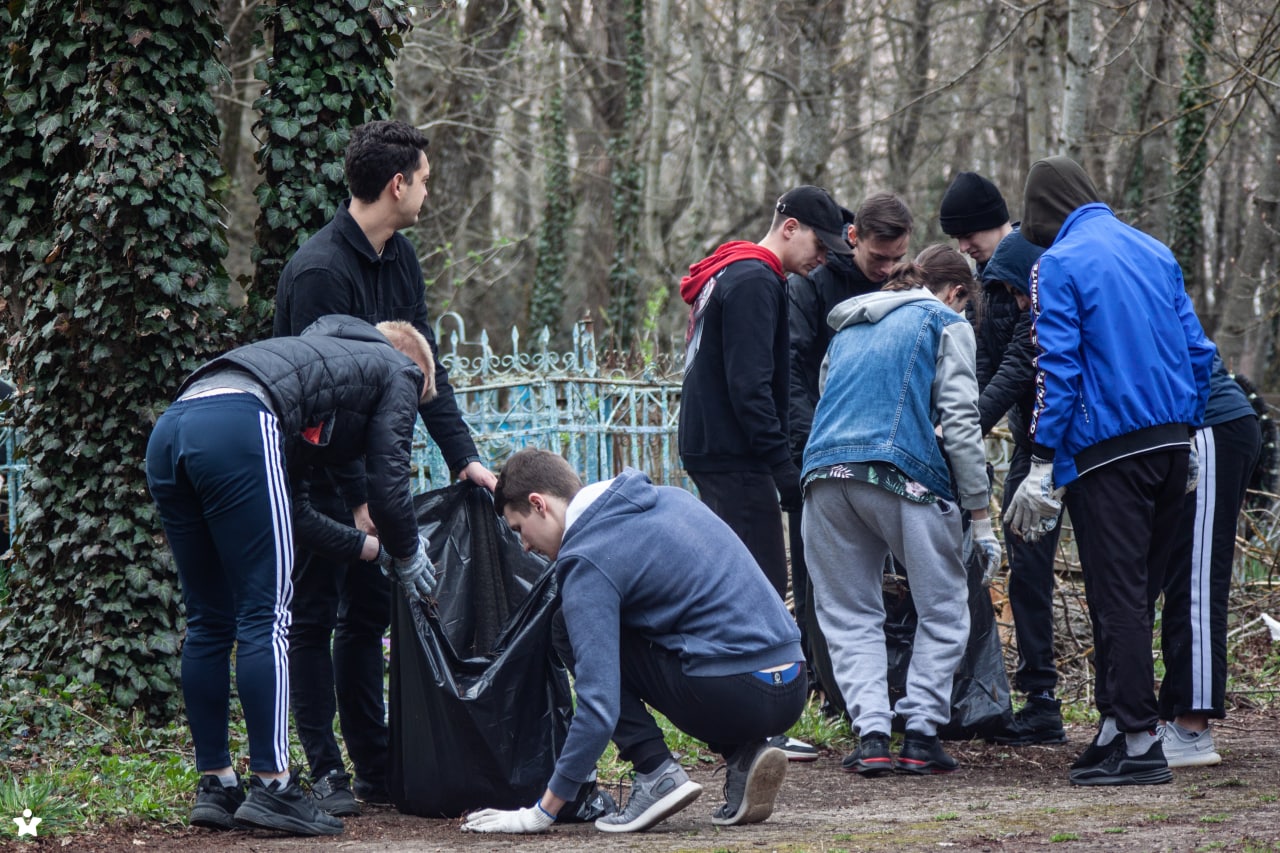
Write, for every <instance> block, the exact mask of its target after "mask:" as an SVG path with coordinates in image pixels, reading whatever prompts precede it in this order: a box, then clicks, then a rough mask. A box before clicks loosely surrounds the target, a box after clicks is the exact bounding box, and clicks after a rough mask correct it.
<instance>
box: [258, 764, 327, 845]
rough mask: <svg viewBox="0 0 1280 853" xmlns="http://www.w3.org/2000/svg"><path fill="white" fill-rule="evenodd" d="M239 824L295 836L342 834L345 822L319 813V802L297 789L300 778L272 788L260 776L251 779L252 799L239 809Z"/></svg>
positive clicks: (294, 778)
mask: <svg viewBox="0 0 1280 853" xmlns="http://www.w3.org/2000/svg"><path fill="white" fill-rule="evenodd" d="M236 823H239V824H243V825H245V826H253V827H258V828H259V829H275V830H279V831H280V832H288V833H291V834H293V835H338V834H339V833H341V832H342V821H340V820H338V819H337V818H336V817H332V816H331V815H327V814H325V813H324V812H322V811H320V808H319V807H318V806H317V805H316V801H315V800H314V799H312V798H311V797H310V796H308V795H307V792H306V791H303V790H302V788H301V787H300V786H299V785H298V779H297V774H292V775H290V776H289V778H288V779H287V780H281V781H279V782H272V783H271V784H270V785H264V784H263V782H262V779H260V778H259V777H257V776H254V777H253V778H252V779H250V780H249V796H248V797H246V798H245V801H244V803H243V804H242V805H241V806H240V808H238V809H236Z"/></svg>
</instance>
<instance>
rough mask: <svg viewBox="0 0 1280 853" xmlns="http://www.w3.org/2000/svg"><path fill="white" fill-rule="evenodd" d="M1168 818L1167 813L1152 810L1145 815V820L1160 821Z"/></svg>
mask: <svg viewBox="0 0 1280 853" xmlns="http://www.w3.org/2000/svg"><path fill="white" fill-rule="evenodd" d="M1168 819H1169V816H1168V815H1167V814H1161V813H1160V812H1152V813H1151V814H1149V815H1147V820H1149V821H1152V822H1153V823H1155V822H1158V821H1162V820H1168Z"/></svg>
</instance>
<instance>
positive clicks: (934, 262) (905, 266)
mask: <svg viewBox="0 0 1280 853" xmlns="http://www.w3.org/2000/svg"><path fill="white" fill-rule="evenodd" d="M974 283H975V282H974V279H973V271H972V270H971V269H969V262H968V261H966V260H965V259H964V255H962V254H960V253H959V252H958V251H956V250H955V249H953V248H952V247H951V246H947V245H945V244H943V243H937V244H935V245H933V246H929V247H928V248H927V249H925V250H924V251H923V252H921V253H920V254H918V255H916V259H915V260H914V261H907V262H905V263H901V264H898V265H897V266H895V267H894V268H893V271H892V272H890V273H889V278H888V280H887V281H886V282H885V284H884V287H882V288H880V289H881V290H914V289H915V288H917V287H924V288H927V289H928V290H929V292H930V293H933V294H938V293H942V292H944V291H945V290H946V289H947V288H949V287H954V286H956V285H959V286H961V287H963V288H964V289H965V291H966V292H968V291H969V290H971V289H972V288H973V286H974Z"/></svg>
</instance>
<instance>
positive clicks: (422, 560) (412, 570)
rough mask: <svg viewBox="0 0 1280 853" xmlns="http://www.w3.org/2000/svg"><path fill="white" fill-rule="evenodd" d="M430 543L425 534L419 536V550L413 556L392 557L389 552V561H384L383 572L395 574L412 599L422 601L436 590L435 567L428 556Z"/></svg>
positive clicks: (389, 574)
mask: <svg viewBox="0 0 1280 853" xmlns="http://www.w3.org/2000/svg"><path fill="white" fill-rule="evenodd" d="M429 544H430V543H429V542H428V541H427V538H426V537H425V536H419V537H418V550H417V551H416V552H414V554H413V556H412V557H392V556H391V555H389V554H388V555H387V562H386V563H382V571H383V574H386V575H387V576H388V577H390V576H391V575H394V576H395V578H396V580H398V581H400V585H401V586H402V587H404V591H405V595H407V596H409V599H410V600H411V601H421V600H422V599H424V598H427V597H428V596H430V595H431V593H433V592H435V590H436V573H435V567H434V566H432V565H431V560H429V559H428V558H427V546H428V545H429ZM380 562H381V560H380ZM388 563H389V564H390V565H388Z"/></svg>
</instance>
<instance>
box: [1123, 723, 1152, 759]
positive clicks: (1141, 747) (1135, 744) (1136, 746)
mask: <svg viewBox="0 0 1280 853" xmlns="http://www.w3.org/2000/svg"><path fill="white" fill-rule="evenodd" d="M1155 742H1156V733H1155V730H1154V729H1153V730H1151V731H1143V732H1125V733H1124V751H1125V752H1126V753H1128V754H1129V755H1145V754H1146V752H1147V750H1148V749H1150V748H1151V744H1153V743H1155Z"/></svg>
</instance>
